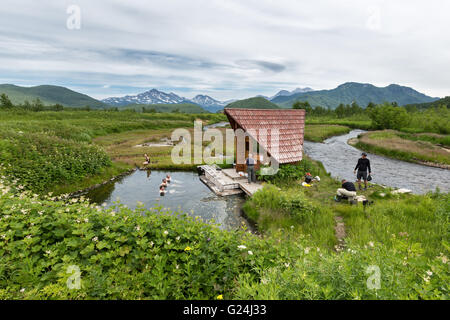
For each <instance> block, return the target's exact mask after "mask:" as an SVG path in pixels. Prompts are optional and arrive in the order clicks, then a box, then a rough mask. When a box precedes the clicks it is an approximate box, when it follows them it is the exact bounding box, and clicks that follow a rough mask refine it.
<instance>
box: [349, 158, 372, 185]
mask: <svg viewBox="0 0 450 320" xmlns="http://www.w3.org/2000/svg"><path fill="white" fill-rule="evenodd" d="M356 170H358V173H357V172H356ZM367 171H369V176H370V175H371V173H372V170H371V169H370V160H369V159H367V154H366V153H365V152H363V153H362V154H361V158H359V159H358V163H357V164H356V167H355V170H354V171H353V173H356V179H357V182H358V186H359V190H361V178H363V179H364V190H367Z"/></svg>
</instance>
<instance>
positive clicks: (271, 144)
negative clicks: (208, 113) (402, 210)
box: [224, 108, 305, 172]
mask: <svg viewBox="0 0 450 320" xmlns="http://www.w3.org/2000/svg"><path fill="white" fill-rule="evenodd" d="M224 112H225V114H226V116H227V117H228V121H229V122H230V125H231V127H232V128H233V130H234V132H235V159H236V171H244V172H245V171H246V169H247V166H246V165H245V160H244V161H242V159H247V157H248V155H249V153H250V150H254V146H252V143H256V144H257V145H259V147H260V148H261V147H262V148H263V149H264V150H265V151H266V152H267V154H268V155H269V156H271V157H272V158H273V159H274V160H275V161H277V162H278V163H279V164H285V163H296V162H299V161H301V160H302V156H303V136H304V128H305V110H302V109H238V108H225V109H224ZM238 129H241V130H243V132H244V133H245V145H244V147H243V148H242V147H241V148H239V146H238V144H239V142H238V141H237V140H238V139H239V137H238V134H237V130H238ZM239 132H241V131H239ZM254 154H255V158H256V160H257V164H256V169H258V168H259V166H260V164H261V162H263V163H266V162H267V160H268V159H260V158H259V157H256V153H254ZM238 159H241V161H238Z"/></svg>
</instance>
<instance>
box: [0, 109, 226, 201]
mask: <svg viewBox="0 0 450 320" xmlns="http://www.w3.org/2000/svg"><path fill="white" fill-rule="evenodd" d="M0 118H1V121H0V163H5V164H8V166H7V167H6V169H5V173H6V174H7V176H8V177H10V178H11V179H12V180H17V181H20V183H21V184H22V185H23V186H24V187H25V188H28V189H31V190H33V191H35V192H39V193H46V192H49V191H54V190H70V187H71V186H73V188H78V187H79V186H81V185H86V184H87V183H89V182H91V181H98V180H99V179H101V178H103V177H106V176H107V175H109V174H110V173H117V172H120V171H122V170H125V169H126V168H125V167H124V165H123V163H126V162H122V163H121V161H117V162H119V163H118V164H116V165H115V166H114V167H113V168H111V169H108V168H110V167H111V166H112V165H113V164H112V162H111V159H110V156H109V155H108V153H107V152H105V150H104V148H102V147H101V146H99V145H98V144H96V143H93V141H94V140H95V139H96V137H100V136H108V135H114V134H119V133H124V132H127V133H125V134H124V136H127V135H129V133H128V132H134V131H138V132H139V130H141V131H140V132H142V130H144V131H146V130H147V131H148V132H149V133H150V138H151V134H153V133H155V134H156V132H159V131H161V132H168V131H170V130H173V129H175V128H191V127H192V126H193V122H194V120H196V119H202V120H204V121H205V123H215V122H218V121H221V120H224V116H223V115H219V114H198V115H195V114H189V115H188V114H178V113H148V114H147V113H136V112H131V111H122V112H107V111H61V112H51V111H48V112H31V111H24V110H9V111H0ZM143 153H144V152H142V153H141V157H142V156H143ZM129 164H130V163H128V165H129ZM86 177H88V178H87V180H86V181H85V182H83V181H82V180H84V179H86ZM75 190H77V189H75Z"/></svg>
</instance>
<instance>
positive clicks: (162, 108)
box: [118, 103, 208, 113]
mask: <svg viewBox="0 0 450 320" xmlns="http://www.w3.org/2000/svg"><path fill="white" fill-rule="evenodd" d="M143 107H144V108H145V109H146V110H151V109H155V110H156V111H157V112H174V111H175V110H178V111H179V112H181V113H208V111H207V110H205V109H203V108H202V107H200V106H199V105H197V104H193V103H177V104H173V103H170V104H169V103H168V104H162V103H158V104H130V105H127V106H121V107H118V108H119V109H134V110H136V111H138V112H141V111H142V108H143Z"/></svg>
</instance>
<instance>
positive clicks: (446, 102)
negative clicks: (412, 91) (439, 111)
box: [405, 96, 450, 109]
mask: <svg viewBox="0 0 450 320" xmlns="http://www.w3.org/2000/svg"><path fill="white" fill-rule="evenodd" d="M439 106H446V107H447V108H450V96H448V97H445V98H442V99H439V100H436V101H433V102H426V103H413V104H407V105H405V107H406V108H409V107H416V108H417V109H428V108H434V107H439Z"/></svg>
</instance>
